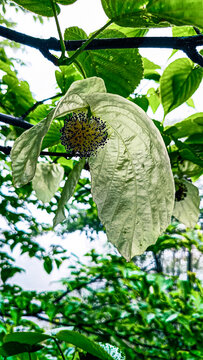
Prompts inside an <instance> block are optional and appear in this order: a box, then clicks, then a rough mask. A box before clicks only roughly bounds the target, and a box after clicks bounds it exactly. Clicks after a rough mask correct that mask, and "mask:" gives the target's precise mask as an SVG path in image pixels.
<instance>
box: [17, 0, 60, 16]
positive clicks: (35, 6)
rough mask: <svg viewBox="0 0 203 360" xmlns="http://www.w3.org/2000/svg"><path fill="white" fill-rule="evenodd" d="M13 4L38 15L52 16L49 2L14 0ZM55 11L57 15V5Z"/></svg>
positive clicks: (46, 0) (58, 10)
mask: <svg viewBox="0 0 203 360" xmlns="http://www.w3.org/2000/svg"><path fill="white" fill-rule="evenodd" d="M14 2H15V3H16V4H18V5H20V6H22V7H23V8H24V9H26V10H29V11H32V12H34V13H36V14H38V15H42V16H47V17H51V16H54V14H53V10H52V6H51V1H50V0H43V1H39V0H14ZM57 2H58V1H57ZM56 10H57V12H58V14H59V12H60V8H59V6H58V5H56Z"/></svg>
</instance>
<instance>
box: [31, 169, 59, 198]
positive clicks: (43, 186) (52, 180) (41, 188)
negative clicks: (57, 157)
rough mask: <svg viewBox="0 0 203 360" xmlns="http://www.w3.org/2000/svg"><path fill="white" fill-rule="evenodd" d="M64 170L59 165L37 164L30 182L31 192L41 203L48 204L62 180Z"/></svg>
mask: <svg viewBox="0 0 203 360" xmlns="http://www.w3.org/2000/svg"><path fill="white" fill-rule="evenodd" d="M63 175H64V169H63V167H62V166H60V164H54V163H52V164H49V163H39V164H37V168H36V172H35V176H34V178H33V180H32V187H33V190H35V192H36V196H37V198H38V199H39V200H41V201H42V202H44V203H46V202H50V200H51V198H52V197H53V196H54V194H55V192H56V191H57V190H58V187H59V184H60V182H61V180H62V179H63Z"/></svg>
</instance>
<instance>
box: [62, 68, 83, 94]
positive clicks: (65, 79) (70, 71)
mask: <svg viewBox="0 0 203 360" xmlns="http://www.w3.org/2000/svg"><path fill="white" fill-rule="evenodd" d="M59 69H60V70H61V71H59V70H56V71H55V76H56V81H57V84H58V86H59V87H60V88H61V90H62V92H63V93H65V92H66V91H67V90H68V89H69V87H70V85H71V84H72V83H73V82H74V81H77V80H81V79H82V75H81V74H80V73H79V71H78V70H77V69H76V67H75V65H74V64H71V65H69V66H60V67H59Z"/></svg>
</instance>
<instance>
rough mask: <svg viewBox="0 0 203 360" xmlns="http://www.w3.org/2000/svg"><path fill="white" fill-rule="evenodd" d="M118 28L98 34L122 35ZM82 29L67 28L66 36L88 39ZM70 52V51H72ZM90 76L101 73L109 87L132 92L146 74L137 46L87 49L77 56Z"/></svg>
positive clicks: (114, 89) (110, 89)
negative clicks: (133, 47) (135, 47)
mask: <svg viewBox="0 0 203 360" xmlns="http://www.w3.org/2000/svg"><path fill="white" fill-rule="evenodd" d="M123 37H125V35H124V34H123V33H122V32H120V31H118V30H104V31H103V32H102V33H101V34H100V35H99V36H98V38H123ZM86 38H87V35H86V34H85V32H84V31H83V30H82V29H79V28H77V27H71V28H68V29H66V31H65V40H79V39H86ZM70 55H71V52H70ZM77 61H79V63H80V64H81V66H82V68H83V69H84V71H85V73H86V76H87V77H92V76H98V77H101V78H102V79H103V80H104V82H105V85H106V88H107V91H108V92H111V93H115V94H119V95H122V96H124V97H127V96H129V95H130V94H131V93H132V92H133V91H134V90H135V88H136V87H137V85H138V84H139V83H140V81H141V79H142V76H143V67H142V60H141V56H140V54H139V52H138V50H137V49H107V50H92V51H91V50H88V51H84V52H83V53H82V54H80V55H79V56H78V57H77Z"/></svg>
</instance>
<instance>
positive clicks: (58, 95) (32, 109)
mask: <svg viewBox="0 0 203 360" xmlns="http://www.w3.org/2000/svg"><path fill="white" fill-rule="evenodd" d="M60 96H63V93H59V94H56V95H53V96H51V97H49V98H46V99H43V100H39V101H37V102H36V103H35V104H34V105H33V106H31V107H30V108H29V109H28V110H27V111H26V112H25V113H24V114H23V115H21V116H20V119H22V120H23V119H25V118H26V117H27V116H28V115H29V114H30V113H31V112H32V111H34V110H35V109H36V108H37V107H38V106H39V105H41V104H43V103H44V102H45V101H48V100H52V99H55V98H57V97H60Z"/></svg>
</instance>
